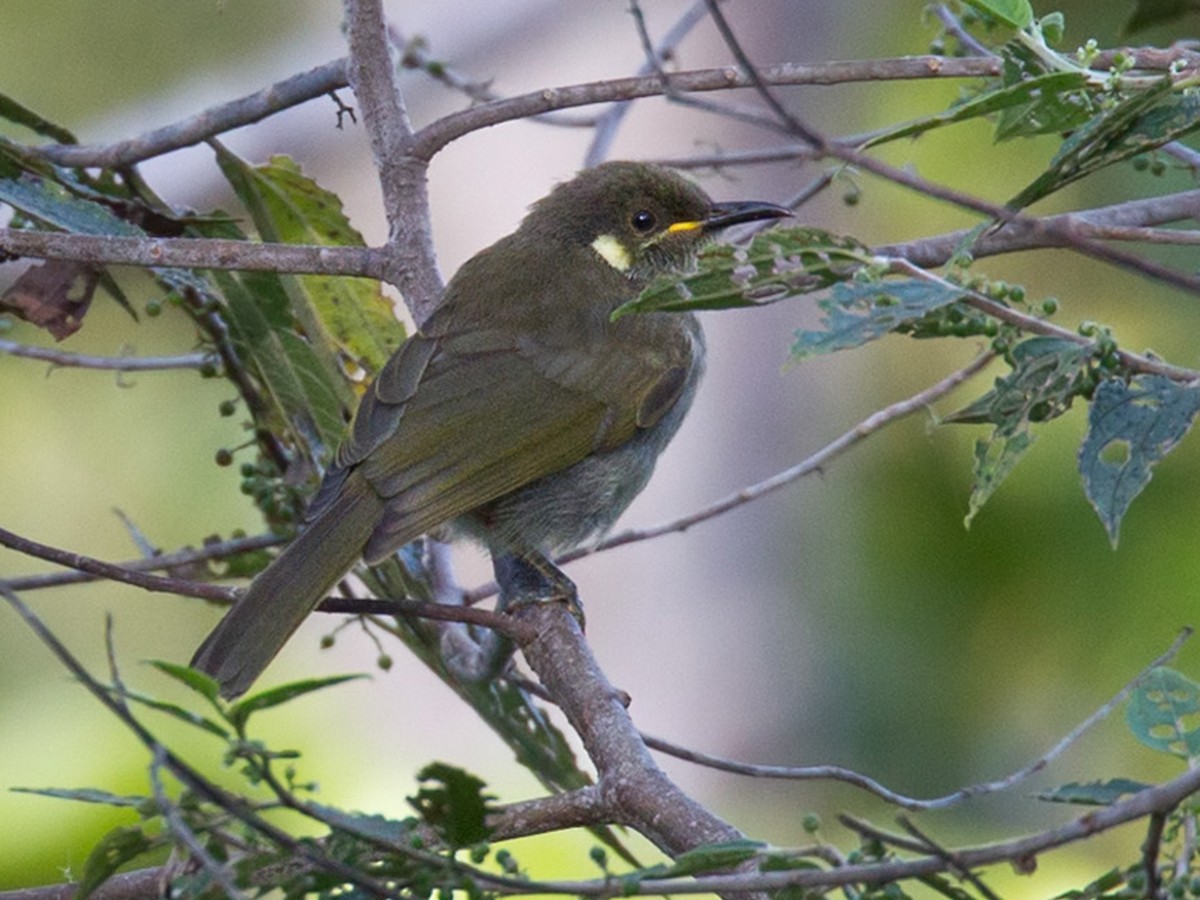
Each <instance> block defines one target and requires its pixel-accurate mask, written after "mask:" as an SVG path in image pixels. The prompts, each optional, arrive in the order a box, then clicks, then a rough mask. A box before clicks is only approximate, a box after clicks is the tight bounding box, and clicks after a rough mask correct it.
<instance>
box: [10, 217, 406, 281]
mask: <svg viewBox="0 0 1200 900" xmlns="http://www.w3.org/2000/svg"><path fill="white" fill-rule="evenodd" d="M0 254H7V255H9V256H32V257H37V258H40V259H70V260H76V261H79V262H89V263H105V264H109V265H127V266H143V267H146V268H189V269H237V270H240V271H249V272H278V273H280V274H286V273H294V274H316V275H362V276H365V277H368V278H379V277H380V276H381V274H382V271H383V259H382V251H379V250H373V249H371V248H368V247H326V246H320V245H315V244H262V243H257V242H254V241H231V240H218V239H214V238H160V237H144V238H141V237H116V236H111V235H99V234H67V233H65V232H61V231H27V230H24V229H11V228H0Z"/></svg>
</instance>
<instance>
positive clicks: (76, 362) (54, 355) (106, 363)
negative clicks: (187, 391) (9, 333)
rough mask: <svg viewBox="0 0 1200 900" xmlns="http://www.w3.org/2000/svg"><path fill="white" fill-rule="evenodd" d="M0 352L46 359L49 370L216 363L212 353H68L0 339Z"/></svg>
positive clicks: (185, 366) (126, 369)
mask: <svg viewBox="0 0 1200 900" xmlns="http://www.w3.org/2000/svg"><path fill="white" fill-rule="evenodd" d="M0 353H8V354H9V355H11V356H20V357H23V358H25V359H38V360H41V361H42V362H48V363H50V365H51V368H52V369H56V368H80V369H105V370H110V371H117V372H157V371H164V370H167V369H200V368H203V367H204V366H208V365H215V364H216V363H217V362H218V358H217V356H216V354H213V353H187V354H184V355H182V356H89V355H88V354H86V353H68V352H66V351H64V350H56V349H55V348H53V347H31V346H29V345H28V344H20V343H17V342H16V341H10V340H6V339H5V338H0Z"/></svg>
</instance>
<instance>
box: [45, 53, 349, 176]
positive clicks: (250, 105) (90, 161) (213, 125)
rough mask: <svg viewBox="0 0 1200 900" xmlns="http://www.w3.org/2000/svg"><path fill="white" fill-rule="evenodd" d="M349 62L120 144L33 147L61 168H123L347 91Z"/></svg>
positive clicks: (319, 68)
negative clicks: (326, 95)
mask: <svg viewBox="0 0 1200 900" xmlns="http://www.w3.org/2000/svg"><path fill="white" fill-rule="evenodd" d="M346 84H347V82H346V60H345V59H335V60H333V61H331V62H327V63H325V65H323V66H317V67H316V68H315V69H310V70H309V71H307V72H301V73H300V74H299V75H292V76H291V77H290V78H285V79H284V80H283V81H279V82H276V83H275V84H273V85H271V86H270V87H268V88H264V89H263V90H261V91H257V92H255V93H253V94H249V95H247V96H245V97H242V98H241V99H239V100H233V101H230V102H228V103H222V104H220V105H219V106H214V107H211V108H209V109H206V110H205V111H204V112H202V113H198V114H196V115H194V116H189V117H188V118H186V119H182V120H181V121H179V122H175V123H173V124H171V125H165V126H163V127H162V128H156V129H155V130H154V131H150V132H147V133H146V134H143V135H139V136H138V137H135V138H131V139H129V140H126V141H118V142H117V143H115V144H79V145H76V146H73V145H70V144H45V145H42V146H40V147H35V148H32V152H34V153H36V154H37V155H38V156H40V157H41V158H42V159H45V160H47V161H49V162H52V163H55V164H56V165H60V166H73V167H77V168H84V167H87V168H101V169H118V168H121V167H122V166H128V165H132V164H133V163H137V162H141V161H142V160H146V159H150V158H151V157H155V156H161V155H162V154H164V153H170V152H171V151H173V150H179V149H181V148H183V147H190V146H193V145H195V144H199V143H202V142H203V141H205V140H207V139H208V138H211V137H215V136H216V135H218V134H223V133H224V132H226V131H232V130H233V129H235V128H240V127H242V126H243V125H251V124H253V123H254V122H259V121H261V120H263V119H265V118H267V117H268V116H271V115H274V114H275V113H277V112H281V111H282V110H285V109H290V108H291V107H293V106H298V105H300V104H301V103H305V102H307V101H309V100H313V99H315V98H317V97H321V96H323V95H325V94H328V93H329V92H330V91H335V90H337V89H338V88H344V87H346Z"/></svg>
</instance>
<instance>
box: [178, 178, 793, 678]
mask: <svg viewBox="0 0 1200 900" xmlns="http://www.w3.org/2000/svg"><path fill="white" fill-rule="evenodd" d="M790 214H791V211H790V210H789V209H787V208H786V207H783V206H778V205H776V204H773V203H766V202H759V201H751V202H735V203H726V202H720V203H718V202H714V201H713V200H712V199H710V198H709V196H708V194H707V193H706V192H705V191H704V190H702V189H701V188H700V187H698V186H697V185H695V184H694V183H693V182H691V181H689V180H688V179H686V178H684V177H683V176H681V175H680V174H678V173H676V172H675V171H673V170H670V169H667V168H664V167H660V166H656V165H652V164H649V163H640V162H623V161H616V162H608V163H604V164H601V165H599V166H596V167H594V168H591V169H587V170H584V171H583V172H581V173H579V174H578V175H576V176H575V177H574V178H572V179H570V180H567V181H565V182H562V183H561V184H559V185H557V186H556V187H554V188H553V189H552V190H551V192H550V193H549V194H548V195H547V196H545V197H543V198H542V199H541V200H538V201H537V202H535V203H534V204H533V205H532V206H531V207H530V209H529V211H528V213H527V215H526V216H525V218H524V219H523V220H522V222H521V224H520V225H519V227H518V228H517V230H516V231H515V232H513V233H512V234H510V235H508V236H506V237H503V238H501V239H500V240H499V241H497V242H496V243H495V244H493V245H492V246H490V247H488V248H487V249H484V250H482V251H480V252H479V253H477V254H476V255H475V256H474V257H472V258H471V259H469V260H468V261H467V262H466V263H464V264H463V265H462V266H461V267H460V269H459V270H458V271H457V272H456V273H455V275H454V277H453V278H451V280H450V282H449V283H448V284H447V286H446V288H445V291H444V293H443V295H442V298H441V300H440V302H439V304H438V305H437V306H436V308H435V309H434V311H433V312H432V313H431V314H430V316H429V317H428V319H427V320H426V321H425V322H424V323H423V324H422V325H421V327H420V329H419V330H418V331H416V332H415V333H414V334H413V335H411V336H410V337H409V338H408V339H407V340H406V341H405V342H404V343H403V344H402V345H401V346H400V348H399V349H398V350H397V351H396V352H395V353H394V354H393V355H392V356H391V357H390V358H389V359H388V360H387V362H386V363H385V364H384V365H383V366H382V367H381V368H380V371H379V373H378V375H377V376H376V378H375V379H374V381H373V382H372V383H371V384H370V385H369V386H368V387H367V388H366V390H365V392H364V394H363V396H362V398H361V400H360V402H359V406H358V408H357V410H356V412H355V414H354V416H353V419H352V420H351V423H350V426H349V429H348V433H347V435H346V436H345V438H344V439H343V441H342V443H341V445H340V446H339V448H338V450H337V453H336V456H335V458H334V461H333V462H332V464H331V465H330V467H329V468H328V470H327V471H326V472H325V474H324V477H323V479H322V482H321V484H320V486H319V488H318V489H317V492H316V494H315V495H314V498H313V500H312V502H311V504H310V506H309V508H308V510H307V512H306V515H305V522H306V524H305V525H304V526H303V527H302V529H301V530H300V531H299V533H298V535H297V537H296V538H295V539H294V540H292V541H291V543H290V544H288V545H287V546H286V547H285V548H284V549H283V550H282V552H281V553H280V554H279V555H278V556H277V557H276V558H275V559H274V560H273V561H272V562H271V563H270V564H269V565H268V566H267V567H266V568H265V569H264V570H263V571H262V572H260V573H259V574H258V575H257V576H256V577H255V579H254V580H253V581H252V582H251V584H250V585H249V587H248V588H247V589H246V591H245V592H244V593H243V594H242V595H241V596H240V597H239V598H238V600H237V601H236V602H235V603H234V605H233V606H232V607H231V608H230V610H229V611H228V612H227V613H226V614H225V616H224V617H223V618H222V620H221V621H220V622H219V624H218V625H217V626H216V628H215V629H214V630H213V631H212V633H211V634H209V636H208V637H207V638H206V639H205V640H204V642H203V643H202V644H201V645H200V647H199V649H198V650H197V651H196V653H195V656H194V657H193V659H192V663H191V665H192V667H193V668H195V669H198V670H200V671H202V672H204V673H206V674H208V675H209V676H211V677H212V678H214V679H215V680H216V681H217V682H218V684H219V686H220V691H221V694H222V695H223V696H225V697H227V698H233V697H237V696H238V695H240V694H242V693H244V692H245V691H246V690H247V689H248V688H249V687H250V686H251V685H252V684H253V683H254V682H255V681H256V680H257V678H258V677H259V675H260V674H261V673H262V672H263V670H264V669H265V668H266V667H267V665H268V664H269V663H270V662H271V660H272V659H273V658H274V657H275V655H276V654H277V653H278V652H279V651H280V649H281V648H282V647H283V645H284V644H285V642H286V641H287V640H288V638H289V637H290V636H291V634H292V633H293V632H294V631H295V630H296V628H298V627H299V625H300V623H301V622H302V621H303V620H304V618H305V617H306V616H307V615H308V614H309V613H310V612H311V611H312V610H313V609H314V608H315V607H316V606H317V605H318V604H319V603H320V602H321V600H323V599H324V598H325V596H326V595H327V593H328V592H329V590H330V589H331V588H332V587H334V585H336V584H337V582H338V581H339V580H340V579H341V578H342V577H343V576H344V575H345V574H346V572H347V571H348V570H349V569H350V568H351V567H352V566H353V565H354V564H355V563H356V562H357V561H358V560H359V559H360V558H361V559H362V560H364V561H365V562H366V563H367V564H376V563H379V562H380V561H382V560H384V559H386V558H387V557H388V556H389V555H390V554H392V553H393V552H394V551H396V550H397V549H399V548H400V547H402V546H403V545H405V544H407V543H409V542H411V541H413V540H414V539H416V538H418V537H420V536H421V535H422V534H425V533H427V532H430V531H431V530H434V529H438V528H441V529H443V530H444V531H446V532H447V533H448V534H450V535H451V536H452V537H455V538H457V537H466V538H471V539H474V540H476V541H478V542H479V543H481V544H483V546H484V547H485V548H486V549H487V550H488V552H489V553H490V555H491V557H492V561H493V568H494V571H495V573H496V578H497V582H498V584H499V585H500V603H501V604H504V605H511V604H515V603H520V602H527V601H529V600H536V599H547V596H548V595H549V596H550V597H551V598H557V599H566V600H568V601H569V602H572V603H574V602H575V597H574V585H573V584H572V583H571V581H570V579H568V578H567V577H566V576H565V575H564V574H562V573H561V572H559V571H558V569H557V568H556V567H555V566H554V564H553V563H552V562H551V557H552V555H553V554H555V553H559V552H563V551H566V550H569V549H572V548H574V547H577V546H580V545H582V544H584V543H586V542H588V541H590V540H594V539H596V538H598V537H599V536H602V535H603V534H604V533H605V532H606V531H607V530H608V529H609V528H611V526H612V525H613V524H614V522H615V521H616V519H617V518H618V516H620V514H621V513H622V512H623V511H624V510H625V508H626V507H628V505H629V504H630V502H631V501H632V500H633V498H634V497H635V496H636V495H637V494H638V493H639V492H640V491H641V490H642V488H643V487H645V485H646V483H647V481H648V480H649V478H650V475H651V473H652V472H653V470H654V466H655V462H656V460H657V458H658V456H659V454H660V453H661V452H662V450H663V448H664V447H665V446H666V445H667V443H668V442H669V441H670V440H671V438H672V437H673V436H674V435H675V432H676V431H677V430H678V428H679V425H680V423H681V421H682V420H683V417H684V415H685V414H686V413H687V411H688V408H689V407H690V406H691V403H692V399H693V397H694V395H695V392H696V388H697V385H698V383H699V381H700V377H701V375H702V373H703V370H704V353H705V349H704V337H703V333H702V332H701V329H700V324H699V322H698V320H697V319H696V317H695V316H694V315H692V314H691V313H679V312H648V313H638V314H631V315H624V316H621V317H618V318H615V319H614V317H613V315H612V313H613V311H614V310H616V309H617V308H618V307H620V306H621V305H623V304H625V303H626V302H628V301H630V300H633V299H634V298H635V297H637V296H638V294H639V293H640V292H641V291H642V290H643V289H644V288H645V287H646V286H647V285H648V284H649V283H650V281H651V280H652V279H653V278H654V277H655V276H657V275H659V274H662V273H684V272H686V271H687V270H688V269H689V267H690V266H692V265H693V264H694V259H695V256H696V253H697V251H698V249H699V248H700V247H701V246H702V245H703V244H704V243H705V242H706V241H707V240H709V239H710V238H711V237H712V236H713V235H714V234H715V233H716V232H719V231H720V230H721V229H723V228H726V227H728V226H730V225H735V224H739V223H743V222H751V221H757V220H765V219H773V218H778V217H782V216H786V215H790ZM440 533H441V532H439V534H440Z"/></svg>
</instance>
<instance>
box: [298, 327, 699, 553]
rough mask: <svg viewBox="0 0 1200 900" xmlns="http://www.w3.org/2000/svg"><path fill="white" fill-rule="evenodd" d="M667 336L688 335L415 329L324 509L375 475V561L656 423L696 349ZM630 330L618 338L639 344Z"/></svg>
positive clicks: (322, 498) (372, 393)
mask: <svg viewBox="0 0 1200 900" xmlns="http://www.w3.org/2000/svg"><path fill="white" fill-rule="evenodd" d="M637 318H639V317H630V321H632V320H635V319H637ZM622 321H624V320H622ZM627 327H628V326H627ZM637 327H642V326H637ZM668 333H669V334H671V335H672V336H674V337H676V338H677V340H674V341H672V340H667V341H665V342H664V346H661V347H659V346H655V345H654V344H653V342H647V337H648V336H646V335H638V336H637V339H636V340H635V341H634V343H635V344H636V345H637V346H638V347H639V348H640V352H615V353H614V352H610V353H597V352H594V348H593V350H592V351H591V352H589V351H587V350H581V349H579V348H577V347H572V346H569V345H568V343H569V342H568V341H559V340H555V339H554V336H553V335H550V336H548V337H546V338H544V339H538V338H535V337H531V336H529V335H524V336H521V337H514V336H513V335H512V333H511V331H506V330H500V329H495V330H493V329H487V328H482V329H481V328H471V329H469V330H464V331H460V332H449V333H447V332H443V333H441V334H439V335H437V336H434V337H425V336H420V335H417V336H414V337H413V338H411V339H410V340H409V341H408V342H407V343H406V344H405V345H404V346H403V347H402V348H401V349H400V351H399V352H398V353H397V354H395V355H394V356H393V357H392V359H390V360H389V361H388V363H387V365H385V367H384V368H383V370H381V372H380V374H379V376H378V378H377V379H376V381H375V383H374V384H373V385H372V387H371V388H370V389H369V390H368V392H367V394H366V395H365V396H364V398H363V400H362V403H361V404H360V406H359V409H358V411H357V413H356V414H355V420H354V423H353V426H352V429H351V432H350V434H349V436H348V437H347V439H346V441H345V442H344V443H343V445H342V447H341V448H340V449H339V451H338V455H337V461H336V463H335V466H334V468H333V469H331V471H330V472H329V473H328V474H327V476H326V479H325V483H324V484H323V485H322V488H321V491H320V492H318V495H317V497H316V498H315V499H314V503H313V510H315V511H316V512H317V513H319V511H320V509H321V508H323V506H324V505H325V504H328V503H329V502H332V499H333V498H334V497H336V496H337V495H338V494H339V493H340V490H341V482H343V481H344V480H345V478H346V476H347V474H348V473H349V472H350V471H351V470H355V471H356V472H357V473H358V474H359V475H361V476H362V477H364V478H365V479H366V481H367V483H368V484H370V486H371V487H372V489H373V490H374V491H375V492H376V493H377V494H378V495H379V496H380V497H381V498H383V499H384V501H385V504H386V510H385V512H384V514H383V517H382V519H381V521H380V523H379V525H378V526H377V527H376V529H375V532H374V534H373V535H372V537H371V540H370V542H369V543H368V545H367V550H366V552H365V554H364V555H365V556H366V558H367V559H368V561H374V560H377V559H380V558H382V557H384V556H386V555H387V554H388V553H390V552H391V551H392V550H394V549H395V548H396V547H398V546H401V545H402V544H404V543H407V542H408V541H410V540H412V539H413V538H415V537H417V536H418V535H420V534H422V533H424V532H426V531H428V530H430V529H431V528H434V527H436V526H438V525H441V524H442V523H444V522H447V521H450V520H452V519H454V518H456V517H458V516H460V515H462V514H463V513H466V512H468V511H470V510H472V509H475V508H476V507H479V506H481V505H483V504H486V503H488V502H489V501H491V500H494V499H496V498H498V497H502V496H504V495H505V494H508V493H510V492H512V491H514V490H517V489H518V488H520V487H523V486H524V485H526V484H529V483H530V482H532V481H536V480H537V479H538V478H541V477H543V476H546V475H549V474H551V473H553V472H557V471H560V470H562V469H565V468H567V467H568V466H570V465H572V464H574V463H576V462H579V461H580V460H582V459H583V458H585V457H586V456H588V455H590V454H592V453H595V452H602V451H605V450H610V449H613V448H615V447H618V446H620V445H621V444H623V443H624V442H625V441H627V440H629V439H630V438H631V437H632V436H633V435H634V434H635V433H636V432H637V430H638V429H639V428H645V427H649V426H651V425H653V424H654V423H655V422H657V421H658V419H659V418H660V417H661V416H662V415H663V414H664V413H665V411H666V410H668V409H669V408H670V407H671V406H672V405H673V404H674V402H675V400H676V399H677V398H678V396H679V393H680V391H681V389H682V387H683V384H684V383H685V380H686V373H687V371H688V366H689V365H690V354H691V352H692V349H693V348H692V347H691V346H690V344H689V345H688V346H682V345H680V346H674V345H675V344H679V340H678V336H679V333H678V330H677V329H672V330H670V331H669V332H668ZM622 337H623V338H624V340H622V339H621V338H622ZM630 338H631V336H630V335H623V336H620V337H618V338H617V340H618V341H619V342H620V343H621V344H622V345H623V349H625V350H630V349H632V348H631V347H630V346H629V339H630ZM514 422H516V423H519V427H514Z"/></svg>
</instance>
